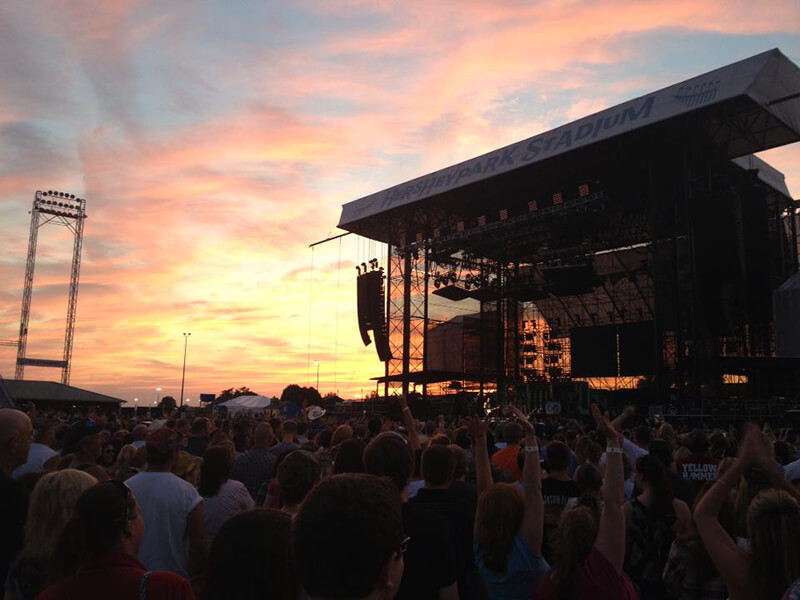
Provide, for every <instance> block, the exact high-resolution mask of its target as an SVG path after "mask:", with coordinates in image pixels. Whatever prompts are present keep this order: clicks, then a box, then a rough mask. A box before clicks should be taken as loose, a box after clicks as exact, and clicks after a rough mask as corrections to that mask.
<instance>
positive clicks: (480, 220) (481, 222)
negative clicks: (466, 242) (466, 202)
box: [478, 215, 486, 227]
mask: <svg viewBox="0 0 800 600" xmlns="http://www.w3.org/2000/svg"><path fill="white" fill-rule="evenodd" d="M484 225H486V215H481V216H480V217H478V227H483V226H484Z"/></svg>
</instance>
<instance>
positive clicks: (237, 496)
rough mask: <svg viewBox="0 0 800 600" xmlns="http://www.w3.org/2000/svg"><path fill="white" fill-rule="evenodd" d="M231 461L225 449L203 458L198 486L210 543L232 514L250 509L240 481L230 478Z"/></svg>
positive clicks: (250, 500) (209, 452)
mask: <svg viewBox="0 0 800 600" xmlns="http://www.w3.org/2000/svg"><path fill="white" fill-rule="evenodd" d="M232 469H233V459H232V458H231V452H230V449H229V448H227V447H226V446H215V447H213V448H209V449H208V450H206V453H205V454H204V455H203V466H202V467H200V485H199V486H198V489H197V491H198V492H199V493H200V495H201V496H202V497H203V517H204V520H205V529H206V539H207V540H208V541H209V543H210V542H211V540H213V539H214V536H215V535H216V533H217V531H218V530H219V528H220V527H222V524H223V523H224V522H225V521H227V520H228V519H230V518H231V517H232V516H233V515H235V514H236V513H239V512H241V511H243V510H249V509H251V508H253V506H254V503H253V498H252V496H250V492H248V491H247V488H246V487H245V485H244V484H243V483H242V482H241V481H236V480H235V479H231V478H230V476H231V470H232Z"/></svg>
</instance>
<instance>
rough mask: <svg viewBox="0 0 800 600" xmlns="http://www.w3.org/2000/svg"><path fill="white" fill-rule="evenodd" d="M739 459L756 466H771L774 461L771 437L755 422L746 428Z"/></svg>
mask: <svg viewBox="0 0 800 600" xmlns="http://www.w3.org/2000/svg"><path fill="white" fill-rule="evenodd" d="M739 459H740V460H741V461H743V462H744V463H745V464H748V465H756V466H769V465H771V464H772V462H773V459H772V445H771V443H770V441H769V438H768V437H767V436H766V435H765V434H764V433H762V431H761V429H760V428H759V426H758V425H756V424H755V423H750V424H748V425H747V427H746V428H745V432H744V440H743V441H742V445H741V447H740V448H739Z"/></svg>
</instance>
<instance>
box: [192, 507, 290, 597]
mask: <svg viewBox="0 0 800 600" xmlns="http://www.w3.org/2000/svg"><path fill="white" fill-rule="evenodd" d="M291 531H292V517H290V516H289V515H287V514H286V513H284V512H281V511H279V510H274V509H271V508H257V509H254V510H249V511H246V512H243V513H240V514H238V515H236V516H235V517H232V518H231V519H229V520H228V521H227V522H226V523H225V524H224V525H223V526H222V527H221V528H220V530H219V531H218V532H217V535H216V537H215V538H214V542H213V543H212V544H211V552H210V553H209V557H208V558H209V560H208V571H207V573H206V582H205V589H206V594H205V597H206V600H262V599H263V600H269V599H270V598H275V599H280V600H297V599H299V598H300V585H299V583H298V579H297V574H296V571H295V566H294V560H293V553H292V552H291V551H290V548H291V545H292V539H291Z"/></svg>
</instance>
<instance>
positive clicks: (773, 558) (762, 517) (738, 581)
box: [694, 425, 800, 600]
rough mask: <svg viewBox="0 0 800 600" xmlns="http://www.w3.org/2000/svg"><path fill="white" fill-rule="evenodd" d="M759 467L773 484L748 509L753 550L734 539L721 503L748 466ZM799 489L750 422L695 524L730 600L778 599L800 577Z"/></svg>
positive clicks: (696, 513) (697, 513)
mask: <svg viewBox="0 0 800 600" xmlns="http://www.w3.org/2000/svg"><path fill="white" fill-rule="evenodd" d="M752 467H755V468H757V469H759V470H760V471H761V473H762V474H763V476H764V477H765V478H766V479H767V480H768V481H769V483H770V484H771V485H772V488H771V489H764V490H762V491H761V492H759V493H758V495H757V496H755V498H754V499H753V501H752V502H751V503H750V506H749V507H748V509H747V517H746V526H747V538H748V545H749V548H750V552H749V553H748V552H745V551H744V550H742V549H741V548H739V547H738V546H737V545H736V542H735V541H733V540H732V539H731V537H730V536H729V535H728V533H727V532H726V531H725V530H724V529H723V527H722V525H720V522H719V519H718V515H719V511H720V507H721V506H722V504H723V502H724V501H725V499H726V498H728V496H729V493H730V490H731V489H732V488H733V486H735V485H736V484H737V483H738V482H739V480H740V478H741V477H742V475H743V474H744V473H745V471H746V470H747V469H749V468H752ZM798 500H800V491H798V490H797V489H796V488H795V487H794V486H792V485H791V484H790V483H789V482H788V481H787V480H786V478H785V477H784V476H783V472H782V471H781V470H780V468H779V467H778V466H777V465H776V463H775V461H774V460H773V459H772V454H771V447H770V444H769V441H768V440H767V439H766V438H765V436H764V435H763V434H762V433H761V431H760V430H759V428H758V426H756V425H751V426H750V427H749V428H748V430H747V433H746V436H745V439H744V442H743V444H742V446H741V448H740V449H739V455H738V457H737V458H736V462H735V463H734V464H733V465H731V466H730V467H729V468H728V469H727V470H726V471H725V473H724V474H723V475H722V476H721V477H719V478H718V479H717V480H716V481H714V484H713V486H712V487H711V489H710V490H709V491H708V492H707V493H706V495H705V496H703V498H702V500H700V502H699V503H698V504H697V506H696V508H695V510H694V520H695V525H696V526H697V530H698V531H699V532H700V536H701V537H702V539H703V543H704V544H705V546H706V550H708V554H709V556H710V557H711V560H712V561H713V562H714V565H715V566H716V567H717V569H718V570H719V573H720V575H721V576H722V578H723V579H724V580H725V583H726V585H727V586H728V593H729V594H730V599H731V600H745V599H747V600H761V599H763V600H778V599H780V598H781V596H782V595H783V594H784V592H785V591H786V589H787V588H788V587H789V586H790V585H791V584H792V582H793V581H795V580H796V579H798V578H800V503H798Z"/></svg>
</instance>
